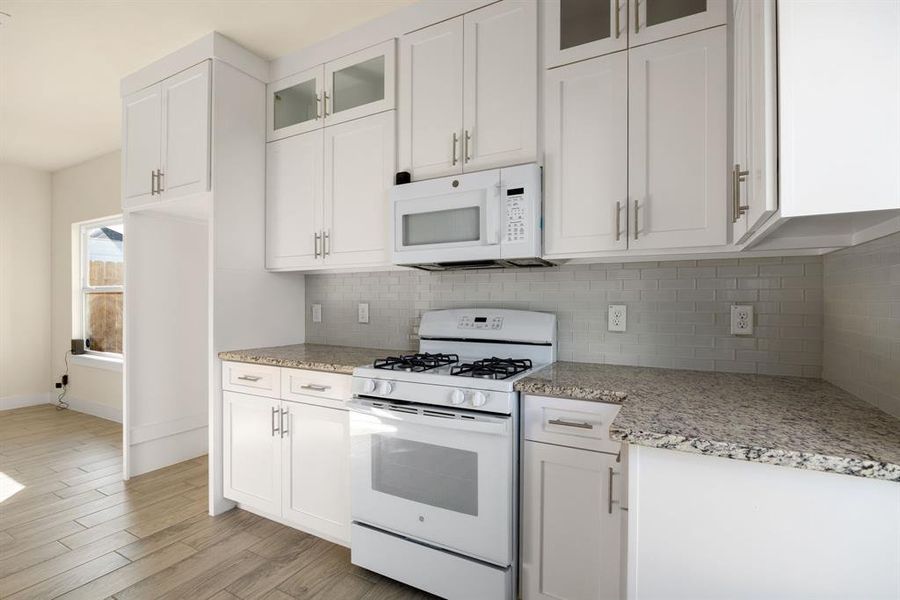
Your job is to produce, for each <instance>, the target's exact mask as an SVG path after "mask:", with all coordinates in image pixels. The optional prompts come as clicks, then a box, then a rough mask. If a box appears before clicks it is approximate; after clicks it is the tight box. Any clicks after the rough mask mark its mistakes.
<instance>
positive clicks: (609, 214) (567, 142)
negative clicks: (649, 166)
mask: <svg viewBox="0 0 900 600" xmlns="http://www.w3.org/2000/svg"><path fill="white" fill-rule="evenodd" d="M544 89H545V94H546V97H545V110H546V114H545V117H544V126H545V128H546V129H545V133H544V139H545V147H544V167H545V169H544V178H545V182H544V211H545V225H544V231H545V233H544V251H545V253H546V254H547V255H549V256H553V255H564V254H571V253H583V252H596V251H603V250H624V249H625V248H626V247H627V243H628V242H627V238H628V232H627V227H628V225H627V219H626V216H627V209H626V207H627V204H628V175H627V173H628V56H627V55H626V54H625V53H624V52H620V53H617V54H612V55H610V56H604V57H601V58H594V59H592V60H588V61H584V62H580V63H576V64H573V65H568V66H566V67H560V68H558V69H551V70H550V71H547V74H546V86H545V88H544Z"/></svg>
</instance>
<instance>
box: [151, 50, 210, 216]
mask: <svg viewBox="0 0 900 600" xmlns="http://www.w3.org/2000/svg"><path fill="white" fill-rule="evenodd" d="M161 85H162V101H163V130H162V163H161V167H160V174H159V181H158V182H157V187H158V189H159V191H160V193H161V194H162V196H163V197H165V198H173V197H175V196H186V195H188V194H195V193H198V192H205V191H206V190H208V189H209V104H210V85H209V63H208V62H204V63H202V64H199V65H197V66H195V67H191V68H190V69H187V70H185V71H182V72H181V73H179V74H177V75H174V76H172V77H169V78H168V79H166V80H164V81H163V82H162V84H161Z"/></svg>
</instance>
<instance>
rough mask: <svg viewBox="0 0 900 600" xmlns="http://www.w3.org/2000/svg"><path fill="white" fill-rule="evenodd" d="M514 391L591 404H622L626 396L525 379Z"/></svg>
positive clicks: (601, 390) (618, 393)
mask: <svg viewBox="0 0 900 600" xmlns="http://www.w3.org/2000/svg"><path fill="white" fill-rule="evenodd" d="M515 390H516V391H517V392H521V393H523V394H529V395H531V396H548V397H551V398H568V399H570V400H590V401H592V402H609V403H611V404H622V402H623V401H624V400H625V398H626V396H627V394H625V393H623V392H614V391H612V390H603V389H596V388H586V387H584V386H578V385H554V384H552V383H545V382H542V381H534V380H531V379H528V378H527V377H526V378H525V379H523V380H521V381H517V382H516V385H515Z"/></svg>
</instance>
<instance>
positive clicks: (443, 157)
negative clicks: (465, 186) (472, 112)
mask: <svg viewBox="0 0 900 600" xmlns="http://www.w3.org/2000/svg"><path fill="white" fill-rule="evenodd" d="M462 101H463V18H462V17H457V18H455V19H450V20H449V21H444V22H443V23H438V24H437V25H432V26H431V27H426V28H425V29H420V30H419V31H416V32H413V33H409V34H407V35H404V36H403V37H402V38H400V107H399V109H398V117H399V119H400V123H399V146H400V148H399V151H400V167H399V168H400V170H401V171H409V172H410V174H411V175H412V177H413V179H428V178H431V177H438V176H441V175H452V174H454V173H460V172H462V134H463V133H462Z"/></svg>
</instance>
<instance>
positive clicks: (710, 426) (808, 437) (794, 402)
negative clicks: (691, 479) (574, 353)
mask: <svg viewBox="0 0 900 600" xmlns="http://www.w3.org/2000/svg"><path fill="white" fill-rule="evenodd" d="M516 389H517V390H519V391H520V392H523V393H526V394H535V395H543V396H555V397H561V398H576V399H581V400H591V401H601V402H614V403H618V404H621V406H622V409H621V410H620V411H619V415H618V416H617V417H616V419H615V420H614V421H613V423H612V425H611V426H610V433H611V435H612V437H613V439H617V440H620V441H624V442H628V443H630V444H637V445H642V446H651V447H654V448H668V449H672V450H680V451H684V452H694V453H698V454H707V455H710V456H721V457H726V458H734V459H739V460H748V461H754V462H762V463H768V464H773V465H783V466H789V467H795V468H801V469H812V470H815V471H826V472H833V473H843V474H847V475H855V476H858V477H868V478H873V479H883V480H888V481H898V482H900V419H896V418H894V417H892V416H891V415H889V414H887V413H885V412H882V411H880V410H878V409H877V408H875V407H874V406H872V405H870V404H867V403H866V402H863V401H862V400H860V399H858V398H856V397H855V396H853V395H852V394H849V393H847V392H845V391H844V390H842V389H840V388H838V387H836V386H834V385H832V384H830V383H827V382H825V381H822V380H819V379H808V378H801V377H773V376H767V375H745V374H738V373H712V372H705V371H682V370H676V369H657V368H646V367H626V366H618V365H600V364H591V363H571V362H558V363H555V364H553V365H550V366H548V367H545V368H544V369H541V370H540V371H537V372H535V373H534V374H532V375H530V376H528V377H525V378H524V379H521V380H519V381H518V382H516Z"/></svg>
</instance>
